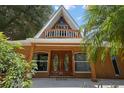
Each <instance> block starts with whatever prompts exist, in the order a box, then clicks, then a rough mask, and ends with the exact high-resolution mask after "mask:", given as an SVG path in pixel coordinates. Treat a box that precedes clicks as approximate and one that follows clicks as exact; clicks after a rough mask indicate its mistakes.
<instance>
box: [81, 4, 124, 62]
mask: <svg viewBox="0 0 124 93" xmlns="http://www.w3.org/2000/svg"><path fill="white" fill-rule="evenodd" d="M85 18H86V24H85V25H83V26H84V27H85V28H86V30H87V32H86V33H87V34H86V36H85V40H84V41H85V43H87V53H88V58H89V59H92V61H93V62H96V61H97V59H98V53H100V56H99V57H100V58H101V61H102V62H104V61H105V56H106V52H107V51H108V49H109V51H110V56H116V55H118V53H119V51H120V49H122V48H123V47H124V6H107V5H103V6H88V7H87V12H86V16H85ZM99 48H100V51H99ZM123 52H124V51H122V50H121V54H123Z"/></svg>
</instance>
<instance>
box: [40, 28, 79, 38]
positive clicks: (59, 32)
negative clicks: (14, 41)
mask: <svg viewBox="0 0 124 93" xmlns="http://www.w3.org/2000/svg"><path fill="white" fill-rule="evenodd" d="M80 37H81V35H80V32H79V31H78V30H72V29H50V30H46V31H44V32H43V33H42V35H41V38H80Z"/></svg>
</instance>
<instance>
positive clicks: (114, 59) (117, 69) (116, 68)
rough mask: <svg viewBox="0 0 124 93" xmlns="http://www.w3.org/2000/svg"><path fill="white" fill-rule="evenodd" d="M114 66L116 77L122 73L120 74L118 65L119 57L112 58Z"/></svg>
mask: <svg viewBox="0 0 124 93" xmlns="http://www.w3.org/2000/svg"><path fill="white" fill-rule="evenodd" d="M112 64H113V67H114V71H115V75H116V76H118V75H119V74H120V72H119V68H118V65H117V57H116V56H113V57H112Z"/></svg>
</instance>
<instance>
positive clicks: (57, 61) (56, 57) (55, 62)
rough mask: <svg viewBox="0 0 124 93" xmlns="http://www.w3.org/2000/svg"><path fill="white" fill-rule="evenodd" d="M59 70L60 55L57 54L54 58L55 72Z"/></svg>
mask: <svg viewBox="0 0 124 93" xmlns="http://www.w3.org/2000/svg"><path fill="white" fill-rule="evenodd" d="M58 68H59V58H58V55H57V54H55V55H54V57H53V70H54V71H58Z"/></svg>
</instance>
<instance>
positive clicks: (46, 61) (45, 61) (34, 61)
mask: <svg viewBox="0 0 124 93" xmlns="http://www.w3.org/2000/svg"><path fill="white" fill-rule="evenodd" d="M34 54H47V55H48V56H49V54H48V52H35V53H33V55H34ZM37 61H38V62H39V63H47V70H46V71H37V70H36V72H48V57H47V60H33V58H32V62H33V63H36V62H37ZM40 61H43V62H40ZM36 64H37V63H36Z"/></svg>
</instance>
